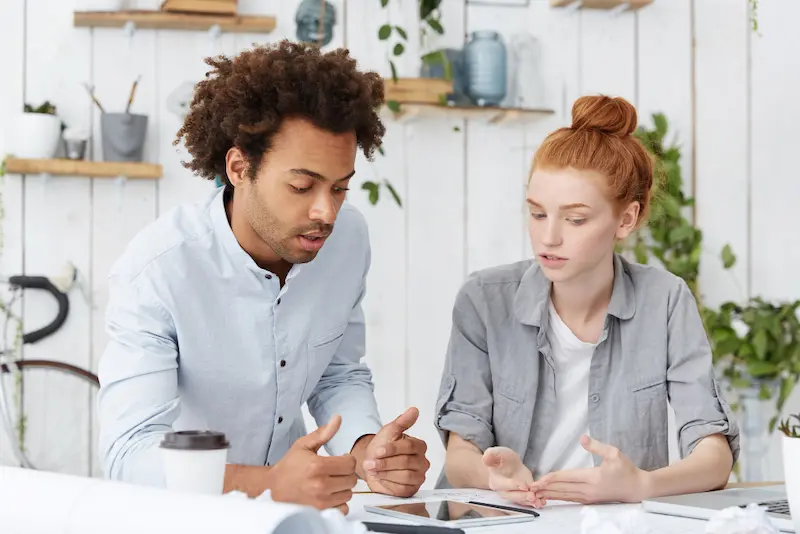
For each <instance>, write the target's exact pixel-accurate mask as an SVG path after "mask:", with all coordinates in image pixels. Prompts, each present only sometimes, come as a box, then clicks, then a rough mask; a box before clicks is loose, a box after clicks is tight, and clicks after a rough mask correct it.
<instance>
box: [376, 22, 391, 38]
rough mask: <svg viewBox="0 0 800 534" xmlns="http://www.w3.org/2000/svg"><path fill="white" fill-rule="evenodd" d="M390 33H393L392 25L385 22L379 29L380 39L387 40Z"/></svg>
mask: <svg viewBox="0 0 800 534" xmlns="http://www.w3.org/2000/svg"><path fill="white" fill-rule="evenodd" d="M390 35H392V27H391V26H389V25H388V24H384V25H383V26H381V27H380V29H378V39H380V40H381V41H385V40H386V39H388V38H389V36H390Z"/></svg>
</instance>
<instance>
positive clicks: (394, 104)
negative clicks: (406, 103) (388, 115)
mask: <svg viewBox="0 0 800 534" xmlns="http://www.w3.org/2000/svg"><path fill="white" fill-rule="evenodd" d="M386 107H387V108H389V109H390V110H392V111H393V112H395V113H400V102H398V101H397V100H389V101H388V102H386Z"/></svg>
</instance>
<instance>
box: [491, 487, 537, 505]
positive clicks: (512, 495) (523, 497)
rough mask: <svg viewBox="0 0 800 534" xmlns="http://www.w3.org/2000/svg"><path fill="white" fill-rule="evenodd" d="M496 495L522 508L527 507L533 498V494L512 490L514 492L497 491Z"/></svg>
mask: <svg viewBox="0 0 800 534" xmlns="http://www.w3.org/2000/svg"><path fill="white" fill-rule="evenodd" d="M497 493H498V495H500V497H502V498H503V499H505V500H507V501H509V502H513V503H514V504H521V505H523V506H529V505H530V504H531V501H532V500H533V497H534V494H533V492H530V491H520V490H514V491H499V492H497Z"/></svg>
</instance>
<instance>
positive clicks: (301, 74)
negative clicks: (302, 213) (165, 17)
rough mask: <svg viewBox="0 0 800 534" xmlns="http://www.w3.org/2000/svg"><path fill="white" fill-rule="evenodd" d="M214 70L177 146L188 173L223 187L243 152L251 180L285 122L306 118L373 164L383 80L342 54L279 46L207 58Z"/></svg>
mask: <svg viewBox="0 0 800 534" xmlns="http://www.w3.org/2000/svg"><path fill="white" fill-rule="evenodd" d="M205 62H206V63H207V64H208V65H210V66H211V67H213V70H212V71H210V72H208V73H206V78H205V79H204V80H202V81H200V82H198V84H197V86H196V87H195V92H194V97H193V98H192V102H191V104H190V108H189V113H188V115H187V116H186V119H185V120H184V123H183V126H182V127H181V129H180V130H178V133H177V138H176V139H175V141H174V142H173V145H177V144H178V143H179V142H180V141H181V139H184V140H185V145H186V148H187V149H188V151H189V153H190V154H191V156H192V160H191V161H189V162H183V166H184V167H186V168H187V169H191V170H192V171H194V172H195V174H198V175H200V176H201V177H203V178H205V179H207V180H213V179H214V178H215V177H217V176H219V177H220V179H221V180H222V181H223V183H224V184H225V185H226V186H230V182H229V181H228V178H227V176H226V173H225V155H226V153H227V152H228V150H229V149H230V148H231V147H233V146H235V147H238V148H239V149H241V150H242V152H244V154H245V156H246V158H247V161H248V164H249V171H248V174H249V177H250V178H251V179H255V176H256V173H257V172H258V168H259V164H260V163H261V158H262V157H263V155H264V154H265V153H266V152H267V151H268V150H269V149H270V146H271V143H272V138H273V136H274V135H275V133H276V132H277V131H278V129H279V128H280V126H281V123H282V121H283V120H284V119H285V118H288V117H303V118H305V119H307V120H309V121H311V122H312V123H313V124H314V125H316V126H317V127H319V128H322V129H324V130H328V131H331V132H335V133H342V132H347V131H354V132H355V134H356V139H357V142H358V145H359V146H360V147H361V149H362V150H363V152H364V155H365V156H366V157H367V158H368V159H372V156H373V152H374V150H375V149H376V148H378V147H380V146H381V143H382V137H383V135H384V133H385V131H386V129H385V127H384V125H383V123H382V122H381V120H380V117H379V108H380V106H381V105H382V104H383V102H384V86H383V79H382V78H381V77H380V76H379V75H378V74H377V73H375V72H360V71H358V70H357V69H356V61H355V60H354V59H353V58H351V57H350V53H349V51H348V50H347V49H345V48H339V49H336V50H333V51H331V52H327V53H322V52H321V51H320V49H319V48H318V47H317V46H315V45H313V44H308V43H294V42H291V41H288V40H282V41H279V42H277V43H273V44H267V45H262V46H256V47H254V48H251V49H248V50H245V51H244V52H241V53H240V54H239V55H238V56H236V57H233V58H228V57H225V56H216V57H213V58H206V59H205Z"/></svg>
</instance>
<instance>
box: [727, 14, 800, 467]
mask: <svg viewBox="0 0 800 534" xmlns="http://www.w3.org/2000/svg"><path fill="white" fill-rule="evenodd" d="M798 16H800V4H798V3H796V2H790V1H787V0H784V1H782V2H759V6H758V21H759V34H760V35H756V34H750V41H751V42H750V54H751V56H750V59H751V65H750V69H751V77H752V81H751V85H750V88H751V92H750V132H751V134H750V136H751V137H750V147H749V148H750V166H749V201H750V205H749V211H750V214H751V215H750V264H749V267H750V280H751V282H750V288H751V292H752V295H753V296H762V297H764V298H766V299H773V300H782V301H786V300H789V299H798V298H800V277H798V276H797V270H798V269H797V266H798V264H800V236H798V234H797V232H796V231H794V229H795V228H796V227H797V225H798V223H799V222H800V212H798V210H797V199H798V198H800V179H798V178H799V177H798V170H797V158H796V149H795V147H797V146H798V143H799V142H800V131H798V128H797V124H798V122H800V108H798V106H797V105H796V104H795V102H796V100H797V95H798V93H800V61H798V59H797V56H796V55H795V54H793V53H791V52H789V51H796V50H800V35H798V33H797V32H796V31H794V30H793V29H792V28H791V27H790V24H789V23H788V21H792V20H796V19H797V17H798ZM719 187H720V188H722V187H723V186H722V185H721V184H720V186H719ZM726 219H727V217H726ZM773 406H774V405H773ZM789 412H791V413H798V412H800V388H796V389H795V391H794V393H793V394H792V396H791V397H790V398H789V399H788V400H787V402H786V406H785V408H784V413H783V414H782V415H783V416H784V417H785V416H786V415H787V414H788V413H789ZM781 450H782V449H781V435H780V433H778V432H776V433H775V434H774V435H773V436H772V440H771V447H770V451H769V460H768V462H767V469H768V472H771V473H782V470H783V463H782V461H781Z"/></svg>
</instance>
